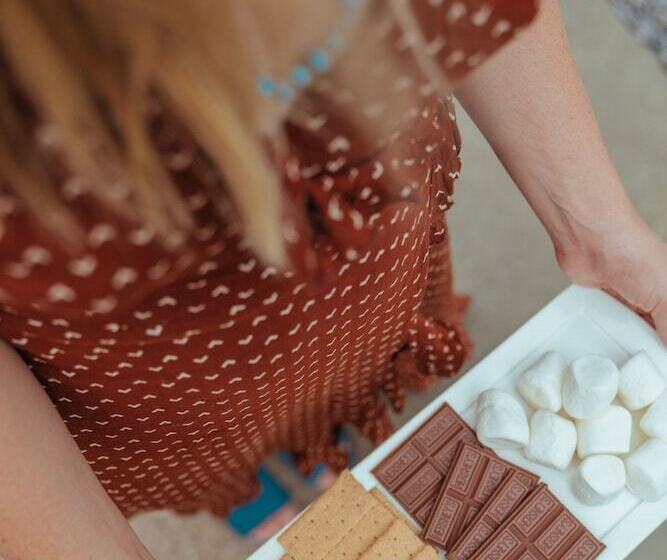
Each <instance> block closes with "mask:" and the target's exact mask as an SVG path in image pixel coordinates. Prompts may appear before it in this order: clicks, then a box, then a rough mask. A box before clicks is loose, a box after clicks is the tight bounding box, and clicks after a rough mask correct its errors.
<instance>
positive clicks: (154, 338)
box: [0, 0, 535, 515]
mask: <svg viewBox="0 0 667 560" xmlns="http://www.w3.org/2000/svg"><path fill="white" fill-rule="evenodd" d="M415 4H416V5H417V6H418V12H419V15H420V21H421V22H422V25H423V26H424V30H425V35H426V37H427V39H428V41H429V47H430V52H431V55H432V56H434V57H436V59H437V60H438V62H439V63H440V64H442V67H443V68H444V69H445V72H446V73H447V75H448V76H449V78H451V79H452V80H453V81H454V80H458V79H460V78H461V77H463V76H464V75H465V74H466V73H467V72H468V70H470V68H472V67H473V66H475V65H477V64H479V62H481V60H482V59H483V58H485V57H486V56H487V55H489V54H491V53H492V52H493V51H494V50H495V49H496V48H497V47H499V46H500V45H501V44H503V43H505V42H506V41H507V40H508V39H509V38H510V37H512V35H513V33H514V31H515V30H516V28H518V27H520V26H523V25H525V24H527V23H528V22H529V21H530V20H531V19H532V18H533V16H534V12H535V2H533V1H520V0H511V1H510V0H508V1H499V0H495V1H491V0H489V1H486V2H483V1H468V2H451V1H438V0H423V1H422V0H420V1H418V2H415ZM384 32H385V33H386V32H393V33H397V31H396V29H393V30H389V31H387V30H385V31H384ZM441 34H442V35H444V36H446V39H445V40H443V39H442V36H441ZM400 39H401V36H400V35H398V36H397V39H396V44H397V45H398V44H399V43H400ZM397 48H399V46H397ZM371 74H372V73H371ZM371 78H372V75H371ZM371 78H369V79H371ZM393 84H394V89H399V88H400V87H420V88H422V89H423V92H422V95H421V99H422V100H423V103H422V104H421V106H420V107H415V108H414V110H413V112H412V114H411V115H409V117H410V118H409V122H408V124H405V125H404V126H403V128H402V129H401V130H399V131H397V134H396V135H395V136H394V137H393V138H392V140H391V141H390V142H387V143H386V144H385V145H384V146H383V147H382V148H381V149H379V150H376V151H375V152H374V153H372V154H370V155H369V154H368V153H361V152H360V151H359V147H358V144H357V143H356V142H355V140H354V138H353V137H351V136H349V135H347V134H345V133H344V127H342V126H339V123H337V122H336V121H335V119H331V118H329V117H330V113H329V112H328V111H327V110H326V108H325V107H322V108H321V109H320V111H321V112H320V113H319V114H317V115H316V116H315V118H313V119H311V121H310V123H309V125H308V126H306V127H297V126H295V125H290V126H288V130H289V138H290V147H291V157H290V160H289V161H288V162H287V164H286V167H288V169H287V171H286V178H285V193H286V196H287V197H288V198H289V199H290V201H291V203H292V207H293V208H297V209H301V211H300V212H298V213H297V215H296V217H295V218H294V219H291V220H289V221H286V223H285V228H284V229H285V239H286V242H287V243H288V246H289V248H290V253H291V256H292V260H293V262H294V263H295V266H294V267H293V269H290V270H286V271H278V270H275V269H273V268H271V267H267V266H264V265H263V264H262V263H261V262H259V261H258V260H257V259H256V258H255V257H254V256H253V255H252V254H251V253H250V252H249V251H248V249H247V248H246V246H245V245H244V242H243V240H242V237H241V235H239V232H238V231H236V230H235V229H234V227H233V226H231V225H230V224H227V223H224V222H223V221H221V220H220V219H219V218H218V217H217V215H216V213H215V212H214V210H213V207H212V204H211V202H210V201H209V197H208V195H207V192H208V191H209V189H208V187H210V186H211V185H214V186H215V185H217V183H219V182H221V179H220V177H219V175H218V174H217V173H216V171H215V169H212V168H211V167H210V165H209V164H208V163H207V162H206V160H205V158H203V157H201V155H200V153H199V152H198V150H197V147H196V145H194V144H193V143H192V142H191V140H190V139H189V137H188V134H187V132H186V131H183V130H181V129H179V127H178V125H177V123H175V122H174V121H173V119H170V118H169V115H168V114H167V111H164V112H161V111H160V110H159V108H156V110H155V114H154V115H153V122H152V128H153V130H154V137H155V142H156V143H157V145H158V146H159V148H160V150H161V153H163V154H164V162H165V166H166V168H167V169H168V170H169V172H170V173H171V175H172V176H173V178H174V180H175V182H176V183H177V185H178V186H179V188H180V190H181V192H182V195H183V197H184V199H185V200H186V202H187V204H188V206H189V208H190V209H191V212H192V215H193V216H194V218H195V220H196V224H197V227H196V229H195V230H194V232H193V233H192V238H191V239H188V240H185V241H186V243H185V244H183V240H181V239H171V240H169V241H170V243H172V244H173V247H174V248H173V250H170V249H169V248H167V247H165V246H164V244H161V243H158V242H157V241H156V240H155V239H154V238H153V236H152V234H151V232H150V231H149V230H147V229H145V228H141V227H136V226H131V225H129V224H128V223H125V222H123V220H121V219H119V218H118V217H117V216H114V215H112V214H110V213H109V212H108V211H105V210H104V209H103V208H102V207H101V206H100V205H99V204H97V203H96V202H95V200H94V199H93V198H92V197H91V196H89V194H88V193H87V191H86V185H85V183H84V182H83V181H82V180H81V179H80V178H78V177H76V176H71V175H70V174H68V173H67V171H66V170H65V169H64V168H62V167H59V166H57V165H55V166H54V174H55V176H56V178H57V182H58V184H59V185H60V188H59V192H58V195H59V196H60V197H62V199H63V200H64V201H66V203H67V204H68V205H69V206H70V207H71V208H72V209H73V210H74V211H75V212H76V214H77V215H78V216H79V217H80V219H81V222H82V224H83V225H84V226H85V229H86V236H87V237H86V240H85V244H86V248H85V250H82V251H81V252H80V254H78V255H74V256H73V255H70V254H67V253H65V252H63V250H62V249H61V248H60V247H59V245H58V244H57V243H54V242H53V240H52V238H51V236H49V234H48V233H46V232H45V231H43V230H42V229H41V228H40V227H39V226H38V225H37V224H36V223H35V222H34V221H33V220H31V218H30V217H29V215H28V214H27V212H26V210H25V208H24V207H23V206H22V204H21V203H20V202H19V201H18V200H17V199H16V198H15V197H13V196H12V195H11V194H10V192H9V191H8V190H6V189H5V191H4V192H3V195H2V197H1V198H0V226H1V234H2V237H1V238H0V267H1V268H0V272H1V281H0V301H1V302H2V306H1V308H0V336H1V337H2V338H3V339H4V340H6V341H8V342H9V343H10V344H11V345H12V346H13V347H14V348H15V349H16V350H17V351H18V352H19V353H20V355H21V356H22V358H23V359H24V360H25V362H26V364H27V365H28V367H29V368H30V369H31V370H32V372H33V374H34V375H35V376H36V377H37V379H38V380H39V381H40V382H41V384H42V385H43V386H44V388H45V390H46V391H47V393H48V395H49V397H50V398H51V400H52V401H53V403H54V404H55V406H56V407H57V409H58V411H59V413H60V415H61V416H62V418H63V420H64V421H65V423H66V424H67V427H68V429H69V431H70V432H71V434H72V436H73V437H74V438H75V440H76V442H77V444H78V446H79V448H80V449H81V452H82V453H83V454H84V456H85V458H86V459H87V461H88V462H89V464H90V465H91V467H92V469H93V470H94V471H95V473H96V474H97V476H98V477H99V479H100V481H101V483H102V484H103V486H104V488H105V489H106V491H107V492H108V493H109V495H110V496H111V497H112V498H113V499H114V501H115V502H116V504H117V505H118V507H119V508H120V509H121V510H122V511H123V512H124V513H125V514H126V515H131V514H134V513H136V512H138V511H142V510H147V509H156V508H172V509H174V510H177V511H181V512H190V511H195V510H199V509H210V510H212V511H214V512H216V513H219V514H225V513H226V512H228V511H229V509H230V508H231V507H233V506H236V505H238V504H240V503H242V502H244V501H245V500H247V499H249V498H250V497H251V496H252V495H253V493H254V492H255V491H256V490H257V483H256V479H255V474H254V473H255V469H256V467H257V465H258V464H259V462H260V461H261V460H262V458H263V457H264V456H265V455H267V454H269V453H272V452H274V451H276V450H289V451H291V452H292V453H293V455H294V457H295V459H296V461H297V464H298V465H299V466H300V467H301V468H303V469H304V470H307V469H308V468H310V467H311V466H313V465H314V464H315V463H316V462H319V461H326V462H328V463H329V464H330V465H332V466H333V467H334V468H337V469H340V468H343V467H344V465H345V456H344V454H343V453H342V452H341V450H340V449H339V448H338V447H337V446H336V443H335V440H336V432H337V430H338V429H339V427H340V426H341V425H342V424H343V423H350V424H353V425H354V426H356V427H357V428H358V429H359V430H360V431H361V432H362V433H363V434H365V435H366V436H367V437H368V438H370V439H371V440H372V441H373V442H374V443H378V442H380V441H381V440H382V439H383V438H385V437H386V436H387V435H388V434H389V433H390V431H391V426H390V423H389V421H388V416H387V410H386V408H385V407H386V404H385V403H389V404H390V405H391V406H393V407H394V408H396V409H400V408H401V406H402V405H403V400H404V390H405V388H421V387H424V386H426V385H427V384H428V383H429V382H430V381H432V380H433V379H435V378H436V377H437V376H452V375H454V374H455V373H456V372H457V371H458V370H459V368H460V366H461V363H462V362H463V360H464V358H465V357H466V352H467V350H468V348H469V346H468V343H467V339H466V336H465V334H464V332H463V330H462V328H461V324H460V319H461V314H462V311H463V308H464V306H465V300H464V299H463V298H459V297H457V296H455V295H454V294H453V293H452V277H451V269H450V260H449V248H448V238H447V229H446V223H445V211H446V210H447V209H448V208H449V207H450V205H451V204H452V192H453V184H454V180H455V179H456V177H457V176H458V174H459V169H460V160H459V149H460V141H459V137H458V132H457V129H456V124H455V119H454V114H453V108H452V104H451V100H449V99H446V100H439V99H437V98H436V97H435V96H434V95H433V93H432V92H431V90H429V88H428V85H427V84H426V81H425V80H423V79H422V81H421V82H419V81H414V80H413V81H412V82H410V81H409V80H408V81H406V80H399V79H397V80H396V81H395V82H393ZM406 84H407V85H406ZM392 91H393V90H392V87H388V89H387V92H386V95H391V94H392V93H391V92H392ZM313 95H316V94H313ZM341 95H342V94H341ZM348 97H349V92H348ZM348 101H350V100H349V99H348ZM351 101H354V99H352V100H351ZM361 109H362V110H363V111H364V114H365V118H368V119H373V118H385V117H384V116H383V115H382V111H383V108H382V100H379V103H378V104H375V105H374V106H372V107H362V108H361ZM309 128H310V130H309ZM316 129H317V135H313V131H314V130H316ZM36 136H37V141H36V146H37V147H38V149H41V150H45V152H46V153H48V154H51V153H53V155H54V160H56V159H57V157H56V156H57V153H58V145H57V135H55V134H54V133H53V131H52V130H50V129H49V128H48V127H42V128H40V129H39V130H38V131H37V133H36ZM391 168H394V169H396V168H400V169H401V173H402V174H403V175H402V176H403V177H407V180H406V181H405V184H404V185H403V186H401V188H389V187H388V183H389V182H390V181H389V180H387V179H386V177H387V175H388V174H387V170H388V169H391ZM219 188H223V187H222V185H219ZM304 263H305V264H304ZM313 263H314V264H313ZM26 413H27V414H29V411H26Z"/></svg>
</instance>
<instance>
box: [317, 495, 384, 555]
mask: <svg viewBox="0 0 667 560" xmlns="http://www.w3.org/2000/svg"><path fill="white" fill-rule="evenodd" d="M393 522H394V516H393V515H392V513H391V512H390V511H389V510H388V509H387V508H386V507H385V506H384V505H383V504H381V503H380V502H376V503H375V504H374V505H373V507H372V508H371V509H370V510H368V511H367V512H366V514H365V515H364V516H363V517H362V518H361V519H360V520H359V522H358V523H357V524H356V525H355V526H354V527H353V528H352V529H351V530H350V531H349V532H348V533H347V534H346V535H343V538H342V539H341V540H340V542H339V543H338V545H337V546H336V547H335V548H333V549H332V550H331V551H329V553H328V554H327V555H326V556H325V559H326V560H358V559H359V558H361V555H362V554H363V553H364V552H365V551H366V550H368V548H370V547H371V546H372V545H373V543H374V542H375V541H376V540H377V539H378V538H380V536H382V535H383V534H384V533H385V532H386V531H387V529H389V527H390V526H391V524H392V523H393Z"/></svg>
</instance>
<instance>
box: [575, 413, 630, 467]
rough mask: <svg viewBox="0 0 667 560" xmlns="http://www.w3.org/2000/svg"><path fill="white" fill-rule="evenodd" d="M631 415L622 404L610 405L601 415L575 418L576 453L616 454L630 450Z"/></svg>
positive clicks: (582, 455)
mask: <svg viewBox="0 0 667 560" xmlns="http://www.w3.org/2000/svg"><path fill="white" fill-rule="evenodd" d="M631 438H632V415H631V414H630V413H629V412H628V411H627V410H626V409H625V408H623V407H622V406H616V405H612V406H610V407H609V408H608V409H607V410H606V411H605V412H604V413H603V414H602V416H598V417H597V418H590V419H588V420H577V455H579V458H581V459H583V458H584V457H588V456H589V455H595V454H598V453H607V454H611V455H618V454H620V453H627V452H628V451H630V439H631Z"/></svg>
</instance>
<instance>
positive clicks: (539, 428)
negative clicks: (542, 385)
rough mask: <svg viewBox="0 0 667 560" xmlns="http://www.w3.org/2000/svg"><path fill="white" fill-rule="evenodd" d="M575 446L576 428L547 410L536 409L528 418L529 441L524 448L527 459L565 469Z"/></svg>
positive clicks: (568, 421)
mask: <svg viewBox="0 0 667 560" xmlns="http://www.w3.org/2000/svg"><path fill="white" fill-rule="evenodd" d="M576 446H577V429H576V428H575V427H574V424H573V423H572V422H571V421H570V420H566V419H565V418H562V417H561V416H558V415H557V414H554V413H553V412H549V411H548V410H538V411H537V412H535V414H533V416H532V418H531V419H530V441H529V442H528V445H527V446H526V447H525V448H524V453H525V455H526V457H528V459H530V460H531V461H535V462H537V463H542V464H543V465H547V466H548V467H553V468H555V469H559V470H561V471H562V470H565V469H566V468H567V466H568V465H569V464H570V461H572V456H573V455H574V449H575V447H576Z"/></svg>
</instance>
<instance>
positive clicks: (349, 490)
mask: <svg viewBox="0 0 667 560" xmlns="http://www.w3.org/2000/svg"><path fill="white" fill-rule="evenodd" d="M376 504H377V501H376V500H375V498H373V497H372V496H371V495H370V494H369V493H368V492H366V490H364V488H363V487H362V486H361V484H359V483H358V482H357V481H356V480H355V478H354V477H353V476H352V475H351V474H350V472H349V471H343V472H342V473H341V475H340V476H339V477H338V480H336V482H335V483H334V484H333V486H332V487H331V488H329V490H327V491H326V492H325V493H324V494H322V495H321V496H320V497H319V498H318V499H317V500H316V501H315V502H314V503H313V504H312V505H311V506H310V507H309V508H308V509H307V510H306V511H304V512H303V514H302V515H301V516H300V517H299V518H298V519H297V520H296V521H295V522H294V523H292V525H291V526H290V527H289V528H288V529H287V530H286V531H285V532H284V533H283V534H282V535H280V537H278V542H280V544H281V545H282V546H283V548H284V549H285V552H287V554H289V555H290V556H292V558H293V559H294V560H323V559H324V558H325V557H326V556H327V554H328V553H329V552H331V551H332V550H334V548H336V547H337V546H338V544H339V543H340V541H341V539H342V538H343V537H344V536H345V535H346V534H348V533H349V532H350V531H351V530H352V529H353V528H354V527H355V526H356V525H357V524H358V523H359V522H360V521H361V520H362V519H363V518H364V516H366V514H367V512H368V511H369V510H370V509H371V508H373V506H375V505H376Z"/></svg>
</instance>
